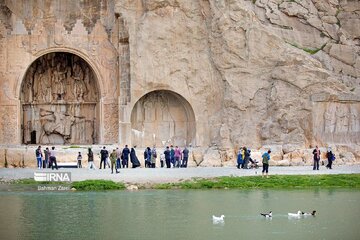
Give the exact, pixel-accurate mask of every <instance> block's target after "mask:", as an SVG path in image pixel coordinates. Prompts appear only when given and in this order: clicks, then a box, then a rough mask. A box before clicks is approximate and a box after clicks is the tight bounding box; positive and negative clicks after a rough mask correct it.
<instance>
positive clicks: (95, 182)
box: [7, 179, 125, 191]
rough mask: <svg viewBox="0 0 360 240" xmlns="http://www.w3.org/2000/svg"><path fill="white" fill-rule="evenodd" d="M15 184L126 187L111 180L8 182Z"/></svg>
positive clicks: (92, 188) (96, 188)
mask: <svg viewBox="0 0 360 240" xmlns="http://www.w3.org/2000/svg"><path fill="white" fill-rule="evenodd" d="M7 183H9V184H15V185H26V186H38V185H61V186H64V187H70V189H71V188H75V189H76V190H78V191H104V190H122V189H125V185H124V184H123V183H118V182H113V181H110V180H85V181H79V182H36V181H35V180H34V179H20V180H16V181H11V182H7Z"/></svg>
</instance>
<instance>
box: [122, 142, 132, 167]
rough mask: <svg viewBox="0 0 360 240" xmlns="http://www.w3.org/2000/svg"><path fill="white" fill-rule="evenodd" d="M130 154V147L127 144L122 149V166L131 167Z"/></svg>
mask: <svg viewBox="0 0 360 240" xmlns="http://www.w3.org/2000/svg"><path fill="white" fill-rule="evenodd" d="M129 154H130V149H129V148H128V145H125V148H124V149H123V151H122V166H123V168H125V167H126V168H129Z"/></svg>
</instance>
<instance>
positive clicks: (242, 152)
mask: <svg viewBox="0 0 360 240" xmlns="http://www.w3.org/2000/svg"><path fill="white" fill-rule="evenodd" d="M245 149H246V148H245V147H242V148H241V158H242V160H243V161H242V164H241V168H244V165H245V161H244V159H245Z"/></svg>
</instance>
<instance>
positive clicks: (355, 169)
mask: <svg viewBox="0 0 360 240" xmlns="http://www.w3.org/2000/svg"><path fill="white" fill-rule="evenodd" d="M43 171H46V172H52V170H51V169H45V170H38V169H32V168H1V169H0V178H1V179H3V180H14V179H23V178H33V177H34V172H43ZM54 171H56V170H54ZM58 171H61V172H71V178H72V181H82V180H87V179H106V180H113V181H116V182H126V183H134V184H135V183H142V184H144V183H165V182H178V181H182V180H186V179H191V178H212V177H220V176H257V175H261V168H259V169H247V170H244V169H237V168H235V167H197V168H171V169H166V168H155V169H149V168H140V169H130V168H129V169H120V173H119V174H111V170H110V169H105V170H104V169H102V170H99V169H97V170H88V169H86V168H82V169H76V168H74V169H64V168H60V169H59V170H58ZM352 173H360V165H351V166H350V165H344V166H334V169H332V170H329V169H326V168H325V167H324V166H321V167H320V170H319V171H313V170H312V167H311V166H296V167H295V166H292V167H275V166H274V167H271V166H270V168H269V174H270V175H305V174H315V175H319V174H352Z"/></svg>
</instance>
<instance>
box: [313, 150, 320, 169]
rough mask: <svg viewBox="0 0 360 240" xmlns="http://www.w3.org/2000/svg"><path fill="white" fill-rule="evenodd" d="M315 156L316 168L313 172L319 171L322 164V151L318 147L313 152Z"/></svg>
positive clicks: (314, 167)
mask: <svg viewBox="0 0 360 240" xmlns="http://www.w3.org/2000/svg"><path fill="white" fill-rule="evenodd" d="M313 155H314V166H313V170H319V162H320V149H319V147H318V146H316V147H315V149H314V151H313Z"/></svg>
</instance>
